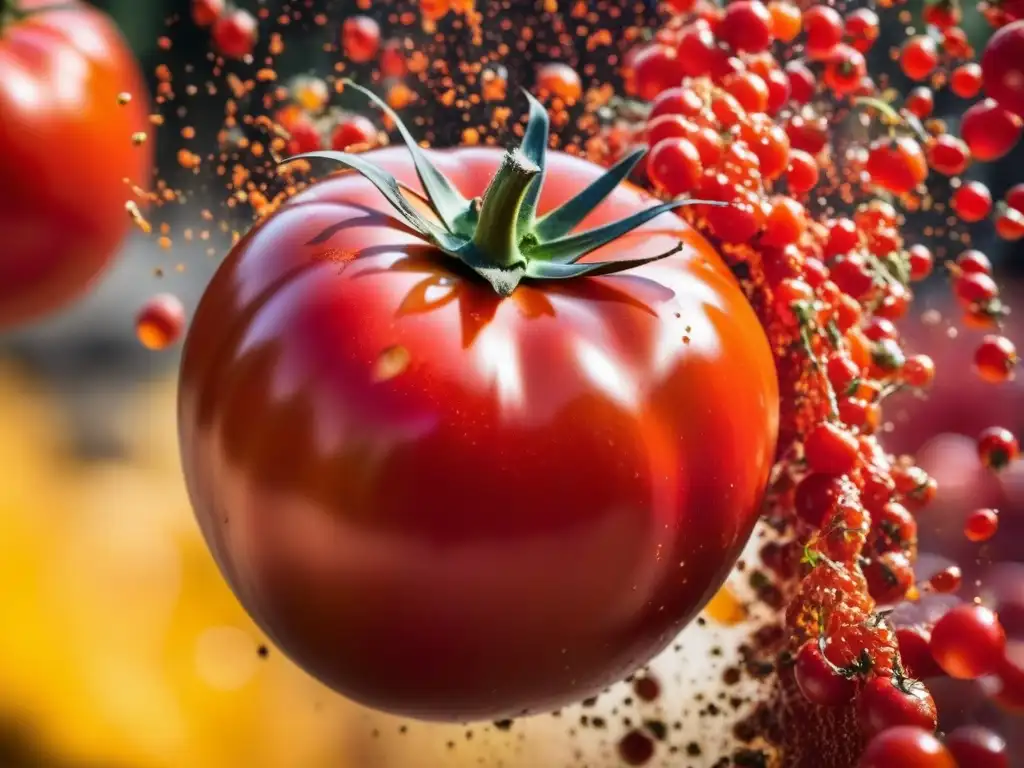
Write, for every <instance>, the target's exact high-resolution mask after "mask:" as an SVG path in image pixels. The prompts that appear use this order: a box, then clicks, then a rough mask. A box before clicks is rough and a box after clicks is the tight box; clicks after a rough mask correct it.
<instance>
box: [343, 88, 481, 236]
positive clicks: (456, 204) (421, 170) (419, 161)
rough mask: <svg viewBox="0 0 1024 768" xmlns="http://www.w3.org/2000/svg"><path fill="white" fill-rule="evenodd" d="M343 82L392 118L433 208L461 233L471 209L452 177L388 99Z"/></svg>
mask: <svg viewBox="0 0 1024 768" xmlns="http://www.w3.org/2000/svg"><path fill="white" fill-rule="evenodd" d="M342 82H343V83H344V85H345V87H346V88H353V89H354V90H356V91H358V92H359V93H361V94H363V95H364V96H366V98H368V99H369V100H370V101H371V102H373V103H374V104H375V105H376V106H377V107H378V108H379V109H380V110H381V111H382V112H383V113H384V114H385V115H387V116H388V117H390V118H391V120H392V122H394V124H395V128H397V129H398V132H399V133H400V134H401V135H402V140H403V141H404V142H405V144H406V146H407V147H408V149H409V153H410V154H411V155H412V162H413V165H415V166H416V175H417V176H419V179H420V183H421V184H422V185H423V191H424V192H426V195H427V200H428V202H429V203H430V206H431V208H433V209H434V213H436V214H437V217H438V218H439V219H441V221H443V222H444V226H445V228H446V229H447V230H448V231H449V232H452V233H455V234H459V233H460V229H459V228H460V222H459V219H460V218H462V217H463V216H464V215H465V214H466V212H467V211H469V208H470V203H469V200H467V199H466V198H465V197H463V196H462V194H461V193H460V192H459V191H458V189H456V188H455V185H454V184H452V182H451V180H450V179H449V178H448V177H447V176H445V175H444V174H443V173H441V171H439V170H438V169H437V168H436V167H435V166H434V164H433V163H431V162H430V160H429V158H427V155H426V153H425V152H424V151H423V149H422V147H420V145H419V144H417V143H416V139H414V138H413V136H412V134H411V133H409V129H408V128H406V127H405V123H403V122H402V120H401V118H400V117H399V116H398V115H397V113H396V112H395V111H394V110H393V109H392V108H391V107H389V106H388V104H387V102H385V101H384V100H383V99H381V98H380V96H378V95H377V94H375V93H374V92H373V91H371V90H369V89H367V88H363V86H361V85H357V84H356V83H354V82H352V81H351V80H343V81H342Z"/></svg>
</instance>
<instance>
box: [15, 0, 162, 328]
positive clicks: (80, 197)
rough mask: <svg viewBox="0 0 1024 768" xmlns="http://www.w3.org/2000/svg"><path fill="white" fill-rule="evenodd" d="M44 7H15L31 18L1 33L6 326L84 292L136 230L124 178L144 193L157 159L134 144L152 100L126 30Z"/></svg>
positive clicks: (31, 3)
mask: <svg viewBox="0 0 1024 768" xmlns="http://www.w3.org/2000/svg"><path fill="white" fill-rule="evenodd" d="M46 4H47V0H20V1H19V2H16V3H14V8H16V9H18V10H19V11H21V12H23V13H24V17H23V18H20V19H17V20H13V21H10V22H8V23H7V24H6V25H4V26H0V116H2V117H0V147H3V151H4V158H5V159H4V160H3V162H0V232H3V247H2V248H0V328H3V327H5V326H11V325H14V324H16V323H20V322H23V321H26V320H30V319H34V318H37V317H40V316H42V315H44V314H47V313H49V312H52V311H53V310H55V309H58V308H59V307H61V306H63V305H64V304H66V303H67V302H69V301H70V300H72V299H73V298H76V297H77V296H78V295H80V294H81V293H82V292H83V291H84V290H85V289H86V287H87V286H88V285H89V284H90V283H91V281H92V280H93V279H94V278H95V277H96V276H97V275H98V274H99V273H100V271H101V270H102V269H103V268H104V267H105V266H106V265H107V264H108V263H109V261H110V259H111V257H112V256H113V255H114V254H115V252H116V251H117V248H118V246H119V245H120V244H121V241H122V240H123V239H124V237H125V235H126V234H127V232H128V228H129V226H130V225H131V219H130V218H129V217H128V215H127V214H126V213H125V202H126V201H128V200H131V199H132V197H133V195H132V191H131V188H130V187H129V186H128V185H126V184H125V183H124V179H125V178H128V179H130V180H131V182H132V183H133V184H138V185H143V186H144V185H146V184H147V183H148V181H149V174H150V169H151V163H152V159H151V150H150V142H147V143H146V144H143V145H142V146H136V145H135V144H133V142H132V134H134V133H136V132H138V131H144V130H146V128H147V126H148V119H147V116H148V113H149V104H148V95H147V92H146V85H145V82H144V80H143V78H142V73H141V72H140V71H139V66H138V64H137V63H136V61H135V59H134V58H133V56H132V54H131V51H130V50H129V49H128V46H127V44H126V43H125V41H124V39H123V38H122V37H121V34H120V33H119V32H118V30H117V28H116V27H115V26H114V24H113V22H112V21H111V20H110V19H109V18H108V17H107V16H105V15H104V14H102V13H100V12H99V11H96V10H93V9H91V8H89V7H88V6H85V5H83V6H81V7H76V6H72V7H71V8H67V7H64V8H62V9H59V10H58V9H54V10H44V9H43V8H42V7H43V6H45V5H46ZM9 5H10V4H9ZM14 18H17V17H14ZM0 24H3V22H0ZM58 71H59V72H61V73H62V74H61V75H60V87H58V86H57V85H56V84H55V80H54V77H55V75H54V73H55V72H58ZM122 93H127V94H130V95H131V100H130V101H128V102H127V103H119V99H118V96H119V95H120V94H122Z"/></svg>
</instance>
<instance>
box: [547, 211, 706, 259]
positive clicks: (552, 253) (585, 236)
mask: <svg viewBox="0 0 1024 768" xmlns="http://www.w3.org/2000/svg"><path fill="white" fill-rule="evenodd" d="M698 203H699V204H703V205H725V203H719V202H713V201H708V200H672V201H670V202H667V203H660V204H659V205H655V206H653V207H652V208H648V209H647V210H644V211H639V212H637V213H634V214H633V215H632V216H627V217H626V218H625V219H620V220H619V221H613V222H612V223H611V224H605V225H604V226H601V227H595V228H594V229H589V230H587V231H586V232H580V233H579V234H576V235H569V236H567V237H561V238H558V239H557V240H550V241H548V242H542V243H540V244H539V245H537V246H536V247H535V248H534V249H532V250H531V251H530V252H529V254H528V256H529V257H530V259H531V260H538V261H551V262H554V263H556V264H575V263H576V262H577V261H579V260H580V259H582V258H583V257H584V256H586V255H587V254H588V253H590V252H592V251H596V250H597V249H598V248H600V247H602V246H604V245H608V243H610V242H612V241H613V240H616V239H618V238H620V237H622V236H623V235H625V234H628V233H629V232H632V231H633V230H634V229H636V228H637V227H640V226H643V225H644V224H646V223H647V222H648V221H650V220H651V219H654V218H656V217H658V216H660V215H661V214H663V213H666V212H667V211H673V210H675V209H676V208H681V207H683V206H684V205H696V204H698Z"/></svg>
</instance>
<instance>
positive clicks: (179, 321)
mask: <svg viewBox="0 0 1024 768" xmlns="http://www.w3.org/2000/svg"><path fill="white" fill-rule="evenodd" d="M184 328H185V308H184V307H183V306H182V305H181V301H180V300H179V299H178V297H177V296H173V295H171V294H169V293H161V294H159V295H157V296H154V297H153V298H151V299H150V300H149V301H147V302H146V303H145V304H144V305H143V307H142V309H141V310H139V314H138V315H137V316H136V317H135V335H136V337H137V338H138V340H139V343H141V344H142V346H144V347H146V348H147V349H153V350H160V349H166V348H167V347H169V346H171V345H172V344H174V343H175V342H176V341H177V340H178V339H179V338H181V333H182V331H183V330H184Z"/></svg>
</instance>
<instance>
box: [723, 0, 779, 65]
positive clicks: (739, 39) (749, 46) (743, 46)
mask: <svg viewBox="0 0 1024 768" xmlns="http://www.w3.org/2000/svg"><path fill="white" fill-rule="evenodd" d="M772 26H773V22H772V15H771V13H770V12H769V10H768V8H767V7H766V6H765V4H764V3H762V2H760V0H734V1H733V2H731V3H729V4H728V5H726V6H725V14H724V15H723V16H722V20H721V21H720V22H719V23H718V27H717V28H716V30H715V34H716V35H717V37H718V39H719V40H721V41H722V42H724V43H725V44H726V45H728V46H729V47H730V48H732V49H733V50H734V51H743V52H747V53H756V52H757V51H763V50H765V49H766V48H767V47H768V46H770V45H771V43H772Z"/></svg>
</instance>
